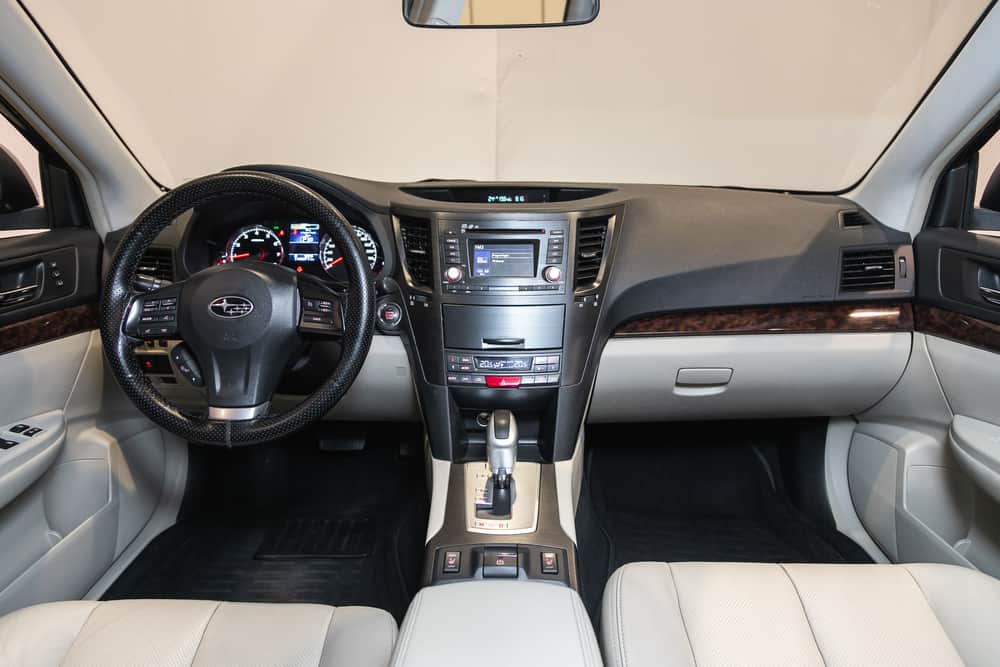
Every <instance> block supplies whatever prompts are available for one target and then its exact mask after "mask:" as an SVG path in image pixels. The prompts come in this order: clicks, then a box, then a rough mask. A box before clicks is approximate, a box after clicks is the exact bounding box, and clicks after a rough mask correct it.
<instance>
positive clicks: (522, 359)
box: [445, 350, 562, 389]
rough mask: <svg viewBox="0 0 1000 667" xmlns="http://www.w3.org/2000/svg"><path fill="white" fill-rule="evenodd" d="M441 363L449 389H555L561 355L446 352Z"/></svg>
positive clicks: (546, 353)
mask: <svg viewBox="0 0 1000 667" xmlns="http://www.w3.org/2000/svg"><path fill="white" fill-rule="evenodd" d="M445 359H446V364H447V375H446V378H447V381H448V384H449V385H466V386H471V387H476V386H478V387H483V388H489V389H519V388H523V387H557V386H559V373H560V370H561V369H560V367H561V365H562V354H556V353H553V352H531V353H525V354H478V353H476V354H470V353H469V352H468V351H464V352H463V351H457V350H452V351H446V353H445Z"/></svg>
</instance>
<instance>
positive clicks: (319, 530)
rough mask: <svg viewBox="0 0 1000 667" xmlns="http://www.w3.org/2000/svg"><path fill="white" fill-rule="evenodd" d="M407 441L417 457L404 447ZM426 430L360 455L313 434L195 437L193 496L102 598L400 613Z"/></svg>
mask: <svg viewBox="0 0 1000 667" xmlns="http://www.w3.org/2000/svg"><path fill="white" fill-rule="evenodd" d="M401 438H409V439H412V440H413V441H414V442H415V443H416V444H417V445H418V446H416V447H412V448H411V451H413V452H414V455H412V456H400V454H399V449H400V447H399V443H400V439H401ZM419 438H420V435H419V432H413V431H410V430H409V429H407V430H406V432H405V433H401V429H400V428H398V427H390V426H385V427H381V428H380V429H378V430H376V431H375V432H374V433H370V434H369V438H368V446H367V447H366V449H365V450H364V451H361V452H326V451H321V450H320V449H319V447H318V445H317V443H318V437H317V436H316V435H315V434H310V435H301V436H296V438H295V439H294V440H290V441H284V442H282V443H276V444H275V445H269V446H262V447H251V448H246V449H242V450H232V451H228V450H223V449H210V448H204V447H198V446H192V447H191V449H190V453H191V479H190V481H189V493H188V495H187V496H186V497H185V501H184V507H183V509H182V511H181V516H180V517H179V519H178V522H177V524H176V525H174V526H173V527H172V528H170V529H168V530H167V531H165V532H164V533H163V534H161V535H160V536H159V537H157V538H156V539H155V540H154V541H153V542H152V543H151V544H150V545H149V546H148V547H147V548H146V549H145V550H144V551H143V552H142V553H141V554H140V555H139V557H138V558H137V559H136V560H135V561H134V562H133V563H132V564H131V565H130V566H129V568H128V569H127V570H126V571H125V572H124V573H123V574H122V576H121V577H119V578H118V580H117V581H116V582H115V583H114V584H113V585H112V586H111V588H110V589H109V590H108V592H107V593H106V594H105V596H104V599H122V598H131V599H135V598H188V599H216V600H227V601H238V602H313V603H321V604H332V605H367V606H373V607H379V608H382V609H386V610H388V611H390V612H391V613H392V614H393V615H395V616H396V618H397V619H401V618H402V616H403V614H404V613H405V611H406V607H407V605H408V604H409V601H410V599H411V598H412V596H413V594H414V593H415V592H416V590H417V588H418V585H419V577H420V568H421V565H422V559H423V536H424V531H425V530H426V526H427V510H428V504H429V500H428V498H427V494H426V490H425V484H424V469H423V460H422V457H421V456H420V453H421V451H422V450H421V448H420V447H419V443H420V439H419Z"/></svg>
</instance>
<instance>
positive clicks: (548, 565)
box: [542, 551, 559, 574]
mask: <svg viewBox="0 0 1000 667" xmlns="http://www.w3.org/2000/svg"><path fill="white" fill-rule="evenodd" d="M542 574H559V556H557V555H556V552H555V551H543V552H542Z"/></svg>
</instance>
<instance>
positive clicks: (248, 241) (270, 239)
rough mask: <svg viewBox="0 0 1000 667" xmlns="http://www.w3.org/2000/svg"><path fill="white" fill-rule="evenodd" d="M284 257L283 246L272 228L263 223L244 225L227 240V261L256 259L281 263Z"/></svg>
mask: <svg viewBox="0 0 1000 667" xmlns="http://www.w3.org/2000/svg"><path fill="white" fill-rule="evenodd" d="M284 258H285V246H284V245H282V243H281V238H280V237H279V236H278V233H277V232H276V231H274V230H273V229H269V228H267V227H265V226H263V225H253V226H251V227H244V228H243V229H241V230H240V231H238V232H236V235H235V236H233V239H232V241H230V242H229V261H230V262H240V261H243V260H247V259H249V260H256V261H258V262H271V263H273V264H281V261H282V260H283V259H284Z"/></svg>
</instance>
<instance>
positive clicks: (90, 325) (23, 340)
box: [0, 303, 98, 354]
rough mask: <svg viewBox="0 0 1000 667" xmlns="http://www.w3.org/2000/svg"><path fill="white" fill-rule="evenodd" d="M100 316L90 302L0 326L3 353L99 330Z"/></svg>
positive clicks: (95, 306) (0, 342)
mask: <svg viewBox="0 0 1000 667" xmlns="http://www.w3.org/2000/svg"><path fill="white" fill-rule="evenodd" d="M97 313H98V308H97V304H96V303H86V304H83V305H81V306H72V307H70V308H65V309H63V310H57V311H56V312H54V313H48V314H47V315H40V316H38V317H32V318H31V319H28V320H24V321H23V322H15V323H14V324H8V325H7V326H5V327H0V354H3V353H4V352H12V351H14V350H19V349H21V348H24V347H29V346H31V345H38V344H39V343H45V342H48V341H50V340H55V339H56V338H63V337H64V336H72V335H73V334H78V333H82V332H84V331H90V330H92V329H96V328H97Z"/></svg>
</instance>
